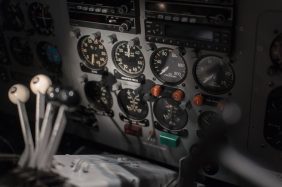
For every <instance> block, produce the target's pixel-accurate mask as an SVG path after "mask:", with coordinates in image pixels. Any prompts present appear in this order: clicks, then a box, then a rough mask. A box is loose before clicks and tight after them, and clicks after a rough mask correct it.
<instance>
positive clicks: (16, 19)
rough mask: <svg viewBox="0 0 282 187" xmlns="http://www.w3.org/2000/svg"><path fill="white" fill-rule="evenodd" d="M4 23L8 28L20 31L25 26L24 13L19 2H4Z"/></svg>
mask: <svg viewBox="0 0 282 187" xmlns="http://www.w3.org/2000/svg"><path fill="white" fill-rule="evenodd" d="M3 15H4V24H5V26H6V28H7V29H11V30H14V31H20V30H22V29H23V28H24V26H25V20H24V14H23V12H22V10H21V8H20V4H19V3H18V2H15V1H14V0H12V1H4V3H3Z"/></svg>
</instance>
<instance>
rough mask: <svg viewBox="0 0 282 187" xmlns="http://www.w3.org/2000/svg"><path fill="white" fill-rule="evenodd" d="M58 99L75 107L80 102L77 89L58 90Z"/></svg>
mask: <svg viewBox="0 0 282 187" xmlns="http://www.w3.org/2000/svg"><path fill="white" fill-rule="evenodd" d="M59 101H60V102H61V103H62V104H63V105H66V106H68V107H75V106H77V105H79V103H80V96H79V94H78V92H77V91H75V90H73V89H70V88H66V89H62V90H61V91H60V93H59Z"/></svg>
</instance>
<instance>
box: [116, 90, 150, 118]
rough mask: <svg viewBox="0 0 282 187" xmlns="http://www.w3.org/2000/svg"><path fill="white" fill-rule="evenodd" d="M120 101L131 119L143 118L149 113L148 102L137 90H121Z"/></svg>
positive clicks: (121, 106)
mask: <svg viewBox="0 0 282 187" xmlns="http://www.w3.org/2000/svg"><path fill="white" fill-rule="evenodd" d="M118 103H119V106H120V108H121V110H122V111H123V112H124V113H125V114H126V115H127V116H128V117H129V118H131V119H134V120H143V119H144V118H146V116H147V115H148V112H149V107H148V104H147V102H146V101H144V100H143V97H142V95H141V94H140V93H138V91H136V90H133V89H123V90H121V91H120V92H119V94H118Z"/></svg>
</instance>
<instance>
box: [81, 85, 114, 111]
mask: <svg viewBox="0 0 282 187" xmlns="http://www.w3.org/2000/svg"><path fill="white" fill-rule="evenodd" d="M100 84H101V85H103V83H101V82H96V81H88V82H86V83H85V84H84V86H83V91H84V94H85V96H86V98H87V101H88V102H89V103H91V106H92V107H93V108H94V109H95V110H97V111H101V112H109V111H110V110H111V109H112V107H113V105H114V98H113V96H112V94H111V92H110V90H109V89H108V87H107V86H106V85H103V86H105V87H106V89H107V92H108V94H109V96H110V98H109V99H110V104H109V106H107V108H106V109H102V108H100V107H97V105H96V103H95V101H94V100H93V99H92V98H91V97H90V96H89V93H88V91H86V87H87V86H89V87H93V86H94V85H95V86H96V87H99V88H101V85H100ZM99 91H100V90H99Z"/></svg>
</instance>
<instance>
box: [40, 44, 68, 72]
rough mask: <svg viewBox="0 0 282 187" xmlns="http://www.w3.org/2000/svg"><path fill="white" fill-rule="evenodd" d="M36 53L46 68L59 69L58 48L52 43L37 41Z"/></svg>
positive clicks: (59, 57)
mask: <svg viewBox="0 0 282 187" xmlns="http://www.w3.org/2000/svg"><path fill="white" fill-rule="evenodd" d="M37 54H38V57H39V58H40V60H41V61H42V62H43V64H44V66H45V67H46V68H47V69H48V70H58V69H60V67H61V65H62V58H61V55H60V53H59V50H58V49H57V47H56V46H54V45H53V44H50V43H48V42H44V41H43V42H39V43H38V45H37Z"/></svg>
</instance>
